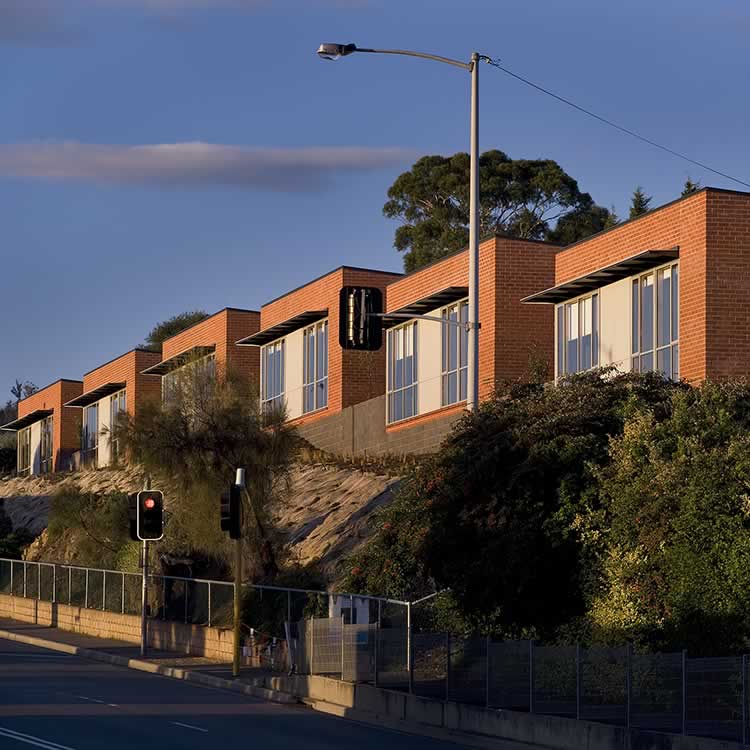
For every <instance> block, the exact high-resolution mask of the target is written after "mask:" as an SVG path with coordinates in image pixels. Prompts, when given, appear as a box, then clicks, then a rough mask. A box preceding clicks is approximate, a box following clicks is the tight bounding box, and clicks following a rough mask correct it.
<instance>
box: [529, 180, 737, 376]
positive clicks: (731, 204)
mask: <svg viewBox="0 0 750 750" xmlns="http://www.w3.org/2000/svg"><path fill="white" fill-rule="evenodd" d="M748 282H750V193H741V192H735V191H730V190H719V189H715V188H704V189H703V190H700V191H698V192H696V193H693V194H691V195H689V196H687V197H685V198H681V199H679V200H677V201H674V202H672V203H668V204H666V205H664V206H661V207H660V208H658V209H655V210H653V211H650V212H649V213H648V214H646V215H644V216H641V217H639V218H637V219H633V220H631V221H627V222H624V223H623V224H620V225H618V226H616V227H614V228H613V229H610V230H607V231H605V232H601V233H599V234H597V235H595V236H593V237H591V238H589V239H586V240H583V241H582V242H578V243H576V244H574V245H570V246H568V247H566V248H565V249H564V250H562V251H561V252H559V253H558V254H557V257H556V263H555V284H554V285H553V286H552V287H551V288H547V289H545V290H544V291H541V290H540V291H537V292H536V293H534V294H532V295H530V296H529V297H527V298H526V300H525V301H526V302H527V303H537V304H539V303H541V304H545V305H547V306H549V308H550V309H552V308H553V307H554V312H555V323H554V325H553V330H554V337H555V373H556V375H557V377H560V376H562V375H564V374H570V373H574V372H578V371H582V370H586V369H589V368H591V367H596V366H607V365H613V366H616V367H618V368H619V369H621V370H624V371H627V370H631V369H635V370H641V371H648V370H657V371H660V372H662V373H664V374H665V375H667V376H669V377H673V378H684V379H685V380H687V381H689V382H691V383H699V382H700V381H702V380H704V379H706V378H710V379H713V380H720V379H723V378H740V377H747V373H748V365H749V364H750V335H749V332H750V310H749V309H748V307H747V305H746V304H745V300H746V297H747V290H748ZM540 289H541V288H540Z"/></svg>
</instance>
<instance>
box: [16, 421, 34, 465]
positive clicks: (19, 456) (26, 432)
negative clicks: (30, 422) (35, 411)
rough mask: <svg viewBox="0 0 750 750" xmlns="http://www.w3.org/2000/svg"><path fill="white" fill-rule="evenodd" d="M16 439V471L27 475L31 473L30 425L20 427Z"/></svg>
mask: <svg viewBox="0 0 750 750" xmlns="http://www.w3.org/2000/svg"><path fill="white" fill-rule="evenodd" d="M16 441H17V449H16V473H17V474H18V476H21V477H27V476H29V475H30V474H31V426H29V427H23V428H21V429H20V430H19V431H18V437H17V438H16ZM24 449H25V450H24ZM22 464H25V466H23V465H22Z"/></svg>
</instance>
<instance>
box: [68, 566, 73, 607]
mask: <svg viewBox="0 0 750 750" xmlns="http://www.w3.org/2000/svg"><path fill="white" fill-rule="evenodd" d="M72 598H73V568H68V605H71V604H72V603H73V602H72V601H71V599H72Z"/></svg>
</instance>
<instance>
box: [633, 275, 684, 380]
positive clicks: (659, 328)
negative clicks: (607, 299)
mask: <svg viewBox="0 0 750 750" xmlns="http://www.w3.org/2000/svg"><path fill="white" fill-rule="evenodd" d="M679 307H680V282H679V266H678V265H672V266H667V267H665V268H660V269H658V270H657V271H652V272H651V273H646V274H643V275H642V276H640V277H638V278H637V279H633V284H632V319H631V322H632V334H631V339H632V349H631V351H632V360H631V361H632V368H633V370H635V371H637V372H651V371H656V372H660V373H661V374H662V375H664V377H667V378H673V379H675V380H677V379H679V377H680V344H679Z"/></svg>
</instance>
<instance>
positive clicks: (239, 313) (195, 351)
mask: <svg viewBox="0 0 750 750" xmlns="http://www.w3.org/2000/svg"><path fill="white" fill-rule="evenodd" d="M259 325H260V313H259V312H258V311H257V310H242V309H239V308H236V307H226V308H224V309H223V310H220V311H219V312H217V313H214V314H213V315H210V316H209V317H208V318H206V319H205V320H202V321H201V322H200V323H195V324H194V325H192V326H190V327H189V328H186V329H185V330H184V331H181V332H180V333H178V334H176V335H175V336H172V337H171V338H168V339H166V340H165V341H164V343H163V344H162V353H161V360H160V361H159V362H157V363H155V364H153V365H151V366H150V367H147V368H145V369H144V370H143V374H144V375H160V376H161V392H162V398H168V397H169V393H170V391H171V390H172V388H173V386H174V384H175V382H176V381H178V380H179V378H180V375H181V374H182V373H184V372H185V369H184V368H186V367H201V368H204V369H205V371H206V372H208V373H210V374H211V376H215V377H218V378H224V377H226V375H227V374H231V375H232V376H234V377H238V378H242V379H243V380H245V381H246V382H247V383H248V384H249V385H250V387H251V389H252V392H253V393H257V390H258V378H259V373H258V361H259V358H258V352H257V350H256V349H247V348H244V347H241V346H237V344H236V342H237V340H238V339H240V338H243V337H246V336H250V335H251V334H253V333H256V332H257V331H258V328H259Z"/></svg>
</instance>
